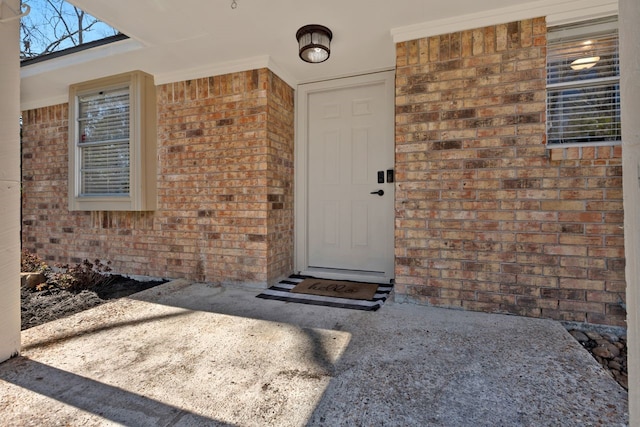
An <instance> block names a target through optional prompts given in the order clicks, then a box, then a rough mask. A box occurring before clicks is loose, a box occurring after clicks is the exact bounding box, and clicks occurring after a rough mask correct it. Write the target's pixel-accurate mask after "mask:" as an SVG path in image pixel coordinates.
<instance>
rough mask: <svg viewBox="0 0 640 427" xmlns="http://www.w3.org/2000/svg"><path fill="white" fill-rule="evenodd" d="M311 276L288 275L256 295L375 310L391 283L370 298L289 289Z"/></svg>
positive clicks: (264, 297)
mask: <svg viewBox="0 0 640 427" xmlns="http://www.w3.org/2000/svg"><path fill="white" fill-rule="evenodd" d="M308 278H312V276H300V275H297V274H294V275H291V276H289V277H288V278H287V279H285V280H282V281H280V282H279V283H278V284H276V285H274V286H271V287H270V288H269V289H266V290H265V291H263V292H262V293H261V294H259V295H256V296H257V297H258V298H263V299H272V300H278V301H286V302H296V303H299V304H312V305H323V306H327V307H337V308H350V309H352V310H364V311H376V310H378V309H379V308H380V307H382V305H383V304H384V302H385V301H386V300H387V298H388V297H389V294H390V293H391V290H392V289H393V285H386V284H384V285H383V284H381V285H378V289H377V291H376V293H375V295H374V296H373V298H371V299H370V300H361V299H350V298H336V297H327V296H321V295H310V294H301V293H293V292H291V289H293V288H295V287H296V285H297V284H298V283H300V282H302V281H303V280H304V279H308Z"/></svg>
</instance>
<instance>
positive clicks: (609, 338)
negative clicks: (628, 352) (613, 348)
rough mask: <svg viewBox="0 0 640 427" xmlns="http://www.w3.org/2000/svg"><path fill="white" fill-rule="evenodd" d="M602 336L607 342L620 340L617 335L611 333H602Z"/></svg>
mask: <svg viewBox="0 0 640 427" xmlns="http://www.w3.org/2000/svg"><path fill="white" fill-rule="evenodd" d="M602 338H604V339H605V340H607V341H609V342H612V343H614V342H618V341H619V340H620V338H618V337H617V336H615V335H613V334H602Z"/></svg>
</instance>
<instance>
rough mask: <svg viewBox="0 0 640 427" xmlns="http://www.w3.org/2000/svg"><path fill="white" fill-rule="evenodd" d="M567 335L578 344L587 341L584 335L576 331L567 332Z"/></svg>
mask: <svg viewBox="0 0 640 427" xmlns="http://www.w3.org/2000/svg"><path fill="white" fill-rule="evenodd" d="M569 333H570V334H571V336H572V337H573V338H575V339H576V341H578V342H587V341H589V337H588V336H586V335H585V334H584V333H582V332H580V331H578V330H576V329H572V330H571V331H569Z"/></svg>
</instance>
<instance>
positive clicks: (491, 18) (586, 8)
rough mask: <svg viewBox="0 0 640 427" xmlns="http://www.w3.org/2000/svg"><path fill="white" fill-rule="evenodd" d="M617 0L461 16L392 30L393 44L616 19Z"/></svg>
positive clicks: (572, 0) (557, 1)
mask: <svg viewBox="0 0 640 427" xmlns="http://www.w3.org/2000/svg"><path fill="white" fill-rule="evenodd" d="M617 13H618V0H604V1H603V0H564V1H562V0H541V1H536V2H532V3H526V4H521V5H516V6H510V7H505V8H500V9H496V10H491V11H484V12H479V13H472V14H468V15H460V16H458V17H454V18H446V19H439V20H435V21H428V22H423V23H420V24H415V25H408V26H405V27H398V28H392V29H391V36H392V37H393V41H394V43H401V42H405V41H409V40H417V39H422V38H425V37H431V36H438V35H441V34H449V33H452V32H455V31H464V30H471V29H474V28H483V27H486V26H489V25H496V24H504V23H508V22H514V21H519V20H522V19H531V18H537V17H541V16H544V17H546V18H547V25H548V26H552V25H561V24H568V23H571V22H577V21H584V20H587V19H594V18H600V17H604V16H611V15H616V14H617Z"/></svg>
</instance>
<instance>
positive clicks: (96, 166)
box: [78, 86, 130, 196]
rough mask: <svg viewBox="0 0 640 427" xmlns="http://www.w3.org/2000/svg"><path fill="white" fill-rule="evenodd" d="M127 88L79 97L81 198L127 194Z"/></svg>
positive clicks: (128, 137)
mask: <svg viewBox="0 0 640 427" xmlns="http://www.w3.org/2000/svg"><path fill="white" fill-rule="evenodd" d="M129 125H130V114H129V87H128V86H127V87H123V88H118V89H112V90H107V91H99V92H95V93H90V94H85V95H82V96H79V97H78V133H79V135H78V147H79V149H80V159H81V163H80V195H81V196H109V195H116V196H122V195H128V194H129V187H130V169H129V168H130V149H129V144H130V135H129V129H130V126H129Z"/></svg>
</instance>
